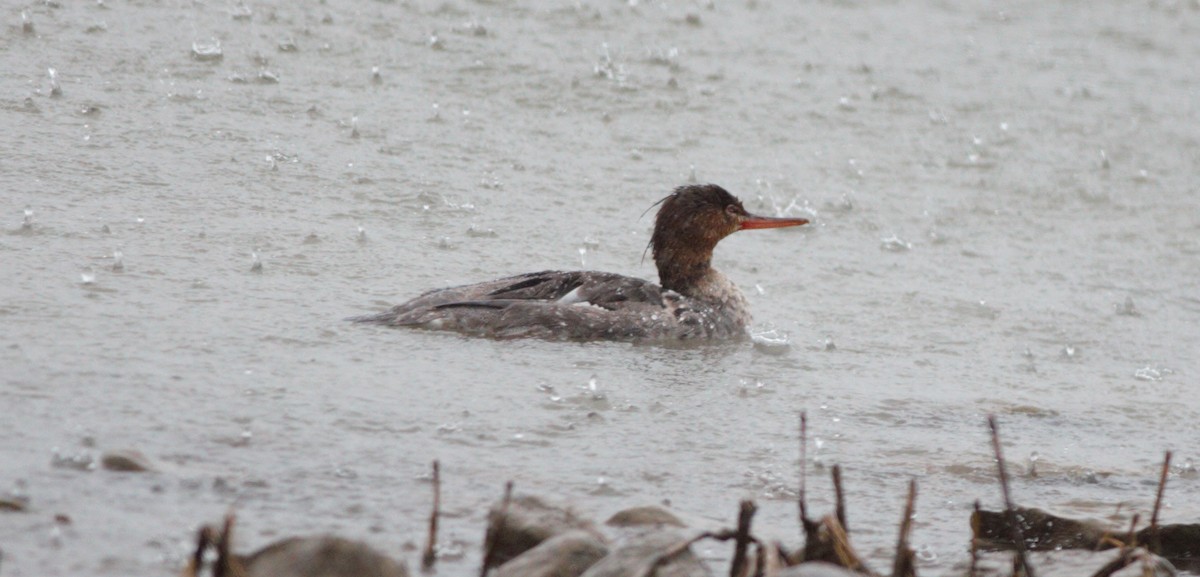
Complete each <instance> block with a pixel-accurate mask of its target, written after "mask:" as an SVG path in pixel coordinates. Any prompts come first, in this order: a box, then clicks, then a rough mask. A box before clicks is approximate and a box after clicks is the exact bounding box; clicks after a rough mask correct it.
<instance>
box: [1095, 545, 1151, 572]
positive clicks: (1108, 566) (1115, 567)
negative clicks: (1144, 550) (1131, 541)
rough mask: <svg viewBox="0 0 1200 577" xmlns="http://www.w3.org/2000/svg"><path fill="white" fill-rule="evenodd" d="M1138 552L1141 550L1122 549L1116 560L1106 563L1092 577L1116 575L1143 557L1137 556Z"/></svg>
mask: <svg viewBox="0 0 1200 577" xmlns="http://www.w3.org/2000/svg"><path fill="white" fill-rule="evenodd" d="M1137 551H1139V550H1138V549H1135V548H1133V547H1127V548H1124V549H1121V554H1120V555H1117V557H1116V559H1113V560H1112V561H1109V562H1108V563H1105V564H1104V565H1103V566H1102V567H1100V568H1099V569H1097V570H1096V572H1095V573H1093V574H1092V577H1111V576H1112V574H1114V573H1116V572H1117V571H1120V570H1122V569H1124V568H1126V567H1128V566H1130V565H1133V562H1134V561H1137V560H1138V558H1139V557H1141V555H1137V554H1136V553H1137Z"/></svg>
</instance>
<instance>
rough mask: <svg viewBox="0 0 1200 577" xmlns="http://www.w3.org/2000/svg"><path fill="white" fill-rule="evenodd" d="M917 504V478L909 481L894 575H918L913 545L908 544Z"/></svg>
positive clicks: (897, 576) (893, 569) (896, 576)
mask: <svg viewBox="0 0 1200 577" xmlns="http://www.w3.org/2000/svg"><path fill="white" fill-rule="evenodd" d="M916 505H917V480H916V479H913V480H911V481H909V482H908V500H907V501H905V503H904V518H903V519H901V520H900V537H899V538H897V539H896V558H895V561H894V563H893V565H892V577H916V575H917V568H916V563H915V559H914V557H913V550H912V547H910V546H909V544H908V538H909V535H911V534H912V519H913V513H915V512H916Z"/></svg>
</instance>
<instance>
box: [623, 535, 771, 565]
mask: <svg viewBox="0 0 1200 577" xmlns="http://www.w3.org/2000/svg"><path fill="white" fill-rule="evenodd" d="M737 535H738V533H737V531H730V530H729V529H726V530H724V531H718V532H716V533H713V532H711V531H705V532H703V533H701V534H699V535H696V536H695V537H692V538H691V539H684V540H683V541H680V542H678V543H676V544H674V545H672V546H671V548H669V549H667V550H666V551H663V552H662V554H660V555H659V556H658V557H656V558H655V559H654V562H652V563H650V564H649V565H647V566H646V568H645V569H643V570H642V572H641V573H638V574H637V575H638V577H651V576H652V575H654V574H655V573H656V572H657V571H658V568H659V567H662V566H663V565H666V564H667V563H670V562H671V560H672V559H674V558H675V557H678V556H679V555H681V554H682V553H683V552H684V551H687V550H688V547H691V546H692V544H693V543H696V542H698V541H703V540H705V539H716V540H718V541H728V540H730V539H736V538H737ZM750 542H751V543H754V544H755V545H758V546H759V547H761V546H762V542H761V541H759V540H758V539H755V538H754V537H750Z"/></svg>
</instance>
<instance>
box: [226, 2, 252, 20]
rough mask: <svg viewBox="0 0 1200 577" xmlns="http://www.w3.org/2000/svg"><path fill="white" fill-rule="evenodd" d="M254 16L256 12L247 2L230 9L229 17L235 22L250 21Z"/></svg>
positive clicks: (239, 3)
mask: <svg viewBox="0 0 1200 577" xmlns="http://www.w3.org/2000/svg"><path fill="white" fill-rule="evenodd" d="M252 16H254V11H253V10H251V9H250V7H249V6H247V5H246V3H245V2H238V3H237V4H236V5H234V6H233V7H232V8H230V9H229V17H230V18H233V19H234V20H249V19H250V18H251V17H252Z"/></svg>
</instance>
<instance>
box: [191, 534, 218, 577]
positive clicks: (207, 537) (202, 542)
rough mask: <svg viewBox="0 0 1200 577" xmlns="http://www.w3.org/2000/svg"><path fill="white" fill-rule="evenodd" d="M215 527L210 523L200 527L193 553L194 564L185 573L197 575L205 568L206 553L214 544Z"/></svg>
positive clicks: (192, 575)
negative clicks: (210, 525)
mask: <svg viewBox="0 0 1200 577" xmlns="http://www.w3.org/2000/svg"><path fill="white" fill-rule="evenodd" d="M213 539H214V535H213V529H212V527H209V526H208V525H205V526H203V527H201V528H200V531H199V532H198V533H197V535H196V552H195V553H192V565H191V567H189V569H190V570H189V571H186V572H184V575H190V576H191V577H196V576H197V575H199V574H200V571H201V570H202V569H203V568H204V554H205V553H207V552H208V548H209V547H211V546H212V545H213Z"/></svg>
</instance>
